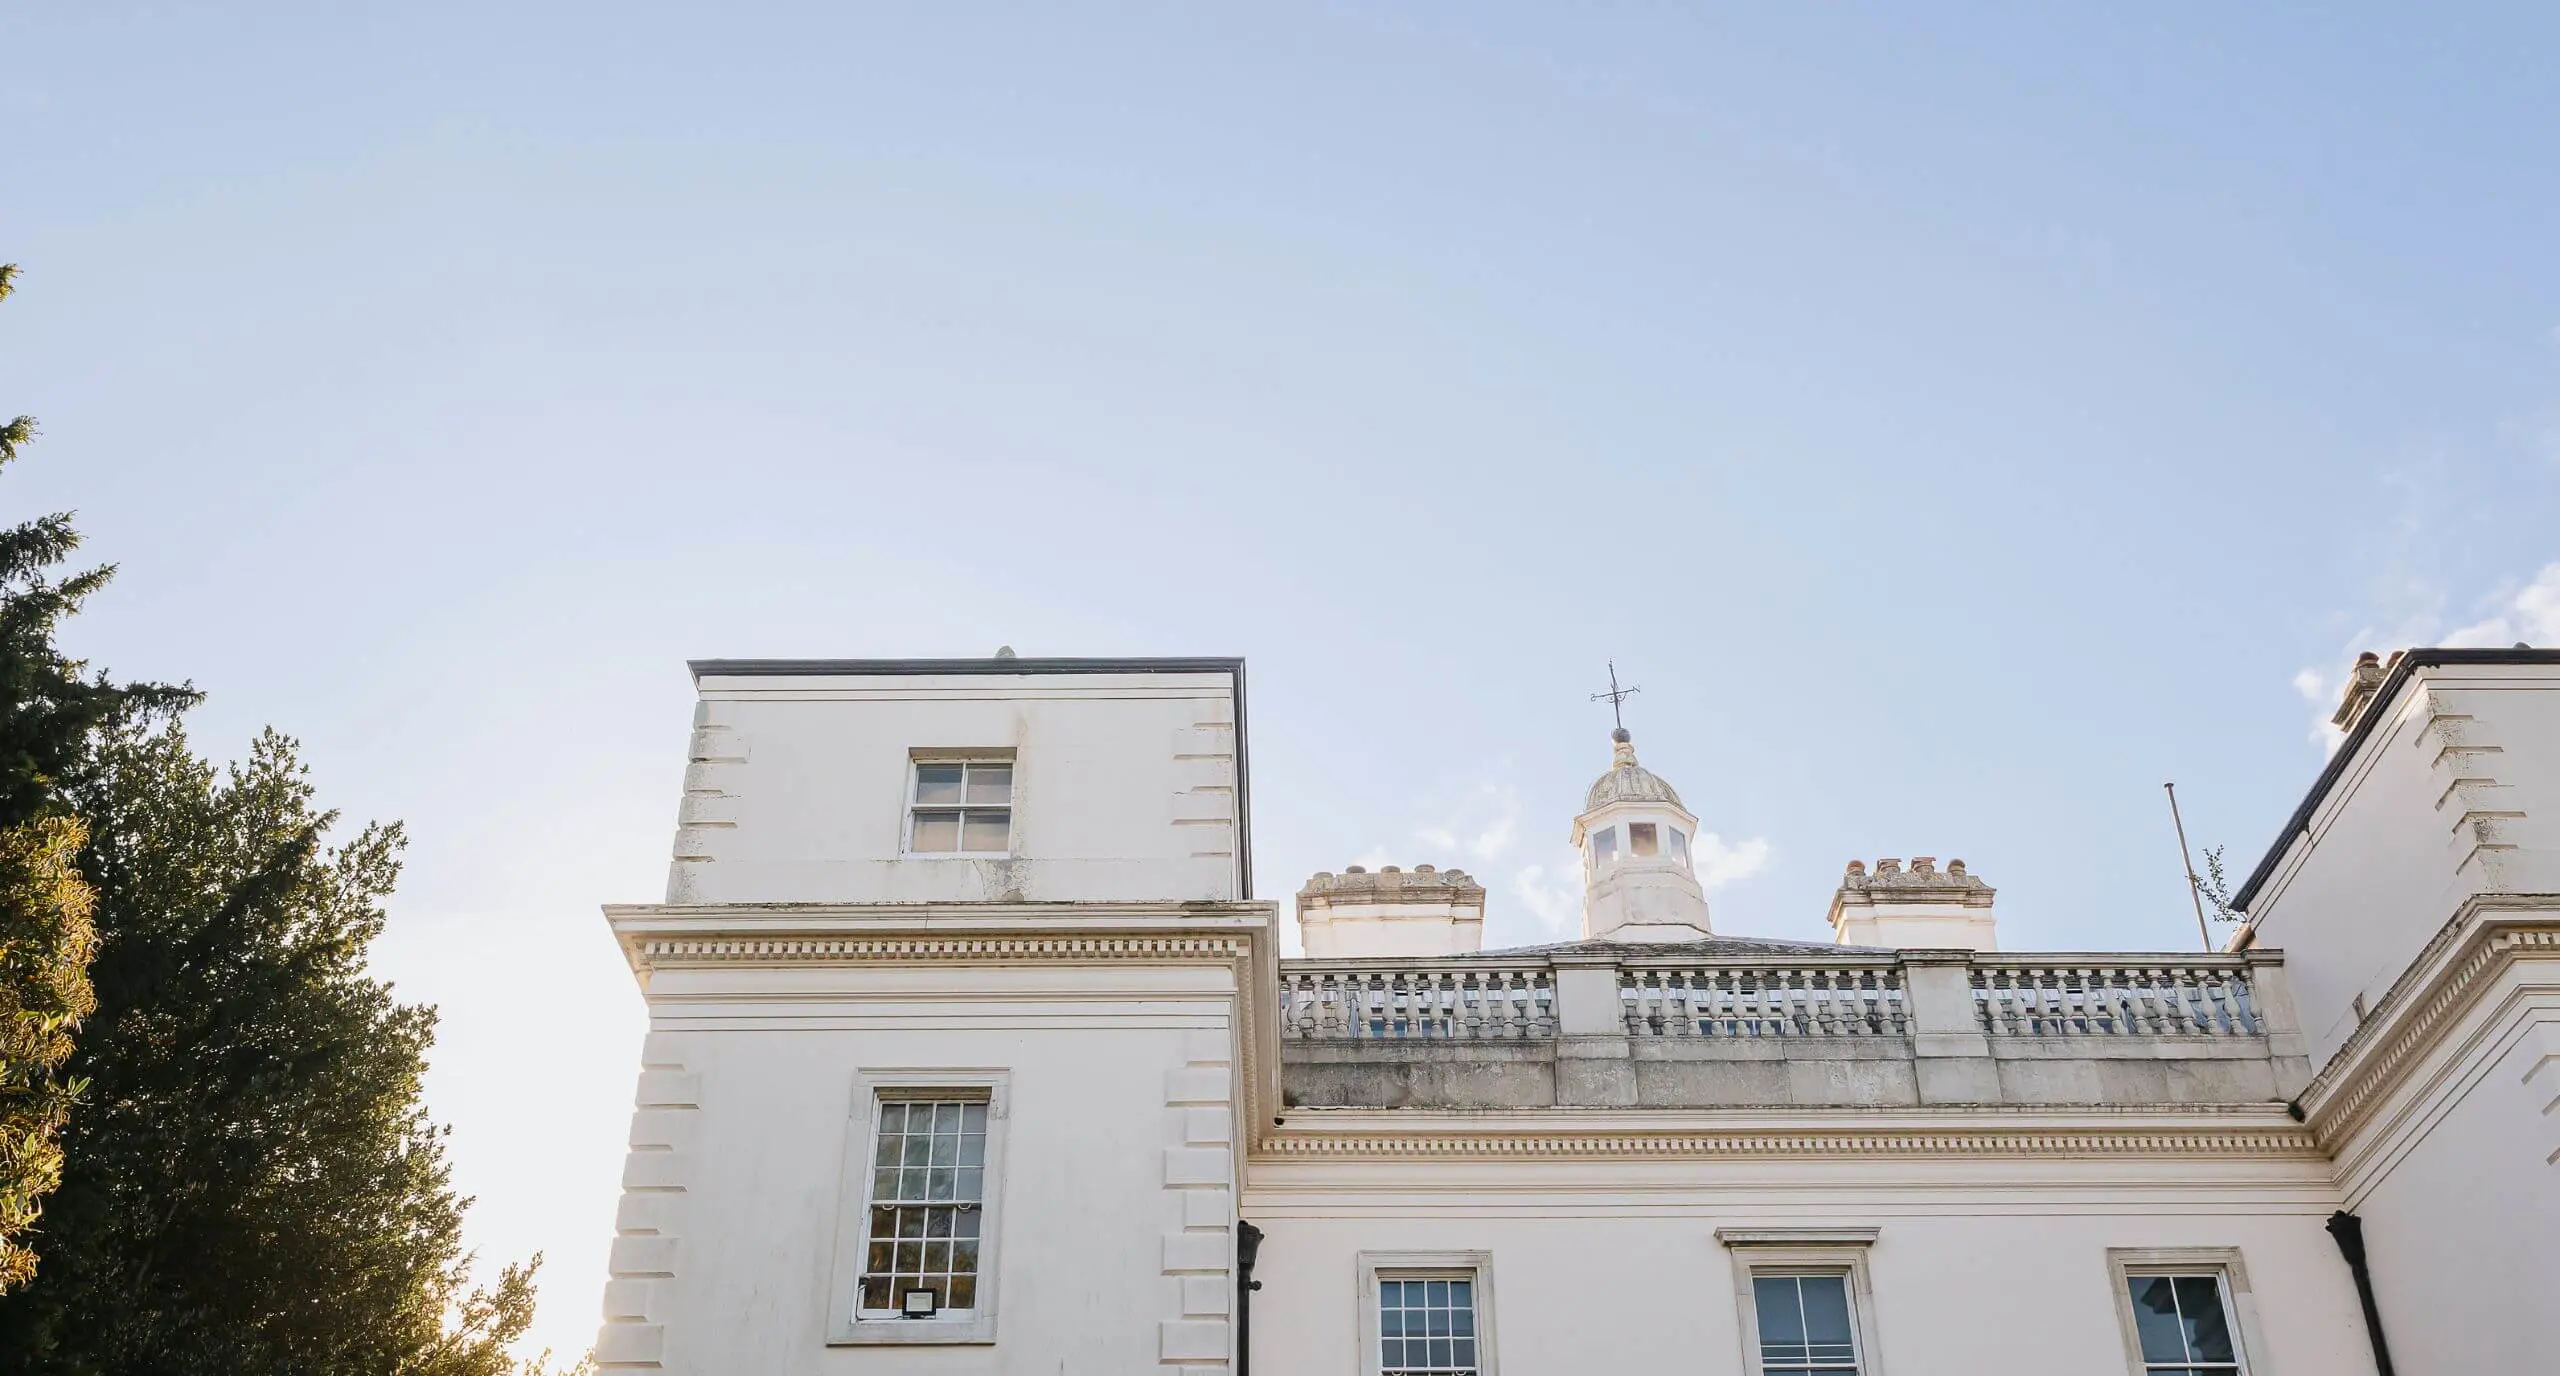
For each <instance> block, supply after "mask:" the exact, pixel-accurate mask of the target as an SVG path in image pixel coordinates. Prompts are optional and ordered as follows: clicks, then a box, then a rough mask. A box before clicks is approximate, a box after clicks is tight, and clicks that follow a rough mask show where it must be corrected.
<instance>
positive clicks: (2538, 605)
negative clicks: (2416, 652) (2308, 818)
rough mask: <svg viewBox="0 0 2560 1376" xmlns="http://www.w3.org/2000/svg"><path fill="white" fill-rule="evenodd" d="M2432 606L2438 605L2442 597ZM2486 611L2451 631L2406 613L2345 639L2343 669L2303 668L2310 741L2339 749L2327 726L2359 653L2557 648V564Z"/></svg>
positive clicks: (2297, 687)
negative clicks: (2436, 648) (2411, 648)
mask: <svg viewBox="0 0 2560 1376" xmlns="http://www.w3.org/2000/svg"><path fill="white" fill-rule="evenodd" d="M2435 602H2436V603H2437V604H2438V605H2439V606H2440V605H2441V602H2442V598H2441V597H2438V598H2436V599H2435ZM2485 610H2486V611H2487V613H2488V614H2487V615H2485V616H2482V617H2481V618H2480V619H2479V620H2477V621H2474V622H2472V623H2470V624H2469V625H2466V626H2457V627H2455V628H2453V629H2452V630H2444V629H2442V627H2443V624H2444V623H2443V619H2442V614H2441V612H2438V613H2435V614H2433V615H2404V616H2402V617H2401V618H2399V619H2398V620H2397V621H2396V622H2395V623H2394V624H2393V625H2392V627H2391V629H2390V630H2388V631H2378V630H2376V629H2374V628H2373V627H2370V626H2368V627H2366V628H2364V629H2362V630H2359V631H2357V632H2356V633H2355V635H2353V636H2352V637H2350V638H2349V639H2348V642H2347V647H2346V649H2345V650H2344V651H2343V652H2342V653H2341V654H2340V655H2339V657H2338V659H2339V663H2340V665H2341V666H2342V667H2340V668H2337V669H2325V670H2324V669H2310V668H2306V669H2304V670H2302V671H2301V672H2299V673H2297V674H2295V675H2294V676H2293V687H2294V691H2296V692H2298V693H2300V694H2302V697H2303V700H2304V701H2306V702H2308V703H2310V704H2311V706H2312V709H2313V710H2312V718H2311V739H2312V740H2313V741H2314V742H2316V743H2318V744H2319V745H2320V746H2321V747H2322V748H2323V749H2327V750H2335V749H2337V748H2338V744H2339V742H2340V741H2341V740H2342V739H2344V738H2343V737H2341V736H2340V735H2339V734H2338V732H2337V730H2336V729H2335V728H2334V727H2333V726H2331V725H2330V722H2329V718H2330V716H2331V715H2332V714H2333V713H2335V712H2336V711H2337V709H2338V695H2339V694H2340V693H2341V692H2343V691H2345V689H2346V684H2347V681H2346V670H2345V668H2344V667H2343V666H2344V665H2346V664H2347V663H2350V662H2352V660H2353V659H2354V657H2355V656H2356V655H2357V654H2358V653H2360V652H2362V651H2365V650H2373V651H2376V652H2378V653H2383V654H2388V653H2390V652H2391V651H2392V650H2395V649H2404V648H2407V647H2409V646H2414V645H2450V646H2499V645H2516V644H2525V645H2560V563H2552V564H2545V565H2543V567H2542V571H2541V572H2540V573H2538V574H2536V575H2534V577H2533V580H2532V581H2531V582H2528V583H2526V584H2524V585H2523V586H2521V587H2517V586H2516V585H2514V584H2512V583H2510V584H2508V585H2507V587H2506V588H2505V589H2502V590H2500V591H2499V592H2496V593H2493V594H2491V595H2490V597H2489V598H2488V599H2487V604H2486V607H2485Z"/></svg>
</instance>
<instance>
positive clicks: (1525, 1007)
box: [1280, 960, 1556, 1041]
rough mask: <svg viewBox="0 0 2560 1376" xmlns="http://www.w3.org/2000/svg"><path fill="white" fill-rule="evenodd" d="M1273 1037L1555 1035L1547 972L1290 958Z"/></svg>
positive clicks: (1526, 967) (1539, 965) (1542, 966)
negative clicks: (1291, 967) (1294, 959)
mask: <svg viewBox="0 0 2560 1376" xmlns="http://www.w3.org/2000/svg"><path fill="white" fill-rule="evenodd" d="M1289 963H1290V964H1291V965H1293V966H1296V967H1297V968H1295V969H1291V970H1286V971H1284V972H1282V974H1281V976H1280V1009H1281V1012H1280V1035H1281V1036H1282V1037H1283V1038H1284V1039H1293V1040H1298V1041H1380V1040H1387V1041H1393V1040H1401V1039H1404V1038H1419V1039H1432V1038H1437V1039H1440V1040H1443V1041H1445V1040H1448V1039H1450V1038H1465V1039H1469V1040H1486V1039H1491V1040H1497V1041H1500V1040H1511V1041H1518V1040H1523V1039H1526V1038H1532V1037H1552V1036H1554V1035H1555V1034H1556V1008H1555V999H1556V991H1555V975H1554V972H1553V971H1552V970H1550V969H1549V968H1548V967H1547V965H1546V963H1545V962H1543V961H1540V962H1535V963H1531V964H1522V965H1492V964H1483V963H1477V962H1469V963H1467V964H1464V965H1450V964H1448V963H1446V962H1433V963H1432V964H1431V965H1430V966H1428V967H1421V968H1417V967H1415V966H1413V965H1408V964H1404V963H1400V962H1394V961H1379V960H1359V961H1339V962H1316V961H1293V962H1289Z"/></svg>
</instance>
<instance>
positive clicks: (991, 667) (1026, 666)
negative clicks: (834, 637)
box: [685, 655, 1244, 683]
mask: <svg viewBox="0 0 2560 1376" xmlns="http://www.w3.org/2000/svg"><path fill="white" fill-rule="evenodd" d="M685 667H686V668H687V669H689V670H691V671H692V673H693V678H694V681H695V682H697V683H699V682H701V681H702V680H703V679H705V678H847V677H861V676H872V675H925V674H1232V673H1235V672H1236V671H1238V670H1240V669H1242V668H1243V667H1244V659H1243V657H1242V656H1237V655H1207V656H1188V657H1184V656H1169V657H1158V658H1122V659H689V660H686V661H685Z"/></svg>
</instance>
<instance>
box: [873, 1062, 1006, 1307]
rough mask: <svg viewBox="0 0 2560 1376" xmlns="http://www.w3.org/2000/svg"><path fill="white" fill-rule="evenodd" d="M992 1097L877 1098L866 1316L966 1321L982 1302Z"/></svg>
mask: <svg viewBox="0 0 2560 1376" xmlns="http://www.w3.org/2000/svg"><path fill="white" fill-rule="evenodd" d="M986 1165H987V1101H986V1100H985V1099H984V1098H983V1097H979V1098H968V1099H963V1098H940V1097H936V1098H889V1097H885V1096H884V1097H883V1098H882V1099H881V1101H880V1113H879V1126H878V1128H877V1129H876V1130H875V1132H874V1133H873V1137H872V1153H871V1213H870V1220H869V1227H868V1229H867V1232H866V1237H865V1248H864V1251H865V1256H864V1259H863V1268H862V1292H861V1299H860V1305H861V1317H862V1318H865V1319H871V1318H880V1319H890V1318H905V1317H913V1318H937V1319H943V1320H953V1319H965V1318H968V1317H970V1316H971V1314H972V1313H973V1312H974V1311H975V1310H976V1308H977V1304H978V1263H979V1255H978V1248H979V1243H980V1237H979V1233H980V1224H981V1222H982V1217H983V1205H984V1204H985V1202H986V1174H987V1171H986Z"/></svg>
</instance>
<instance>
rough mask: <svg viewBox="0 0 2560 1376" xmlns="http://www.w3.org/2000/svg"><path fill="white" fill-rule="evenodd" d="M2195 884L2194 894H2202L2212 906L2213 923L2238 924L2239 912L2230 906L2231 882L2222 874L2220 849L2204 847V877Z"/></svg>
mask: <svg viewBox="0 0 2560 1376" xmlns="http://www.w3.org/2000/svg"><path fill="white" fill-rule="evenodd" d="M2195 883H2196V892H2197V893H2200V894H2203V895H2204V901H2205V902H2207V903H2210V904H2212V905H2213V920H2214V921H2216V922H2238V921H2239V920H2240V918H2241V913H2240V910H2239V909H2238V908H2235V907H2233V906H2231V880H2230V879H2229V878H2228V877H2227V876H2226V875H2224V874H2223V872H2222V847H2220V846H2207V847H2205V849H2204V877H2203V878H2200V879H2198V880H2196V881H2195Z"/></svg>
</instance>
